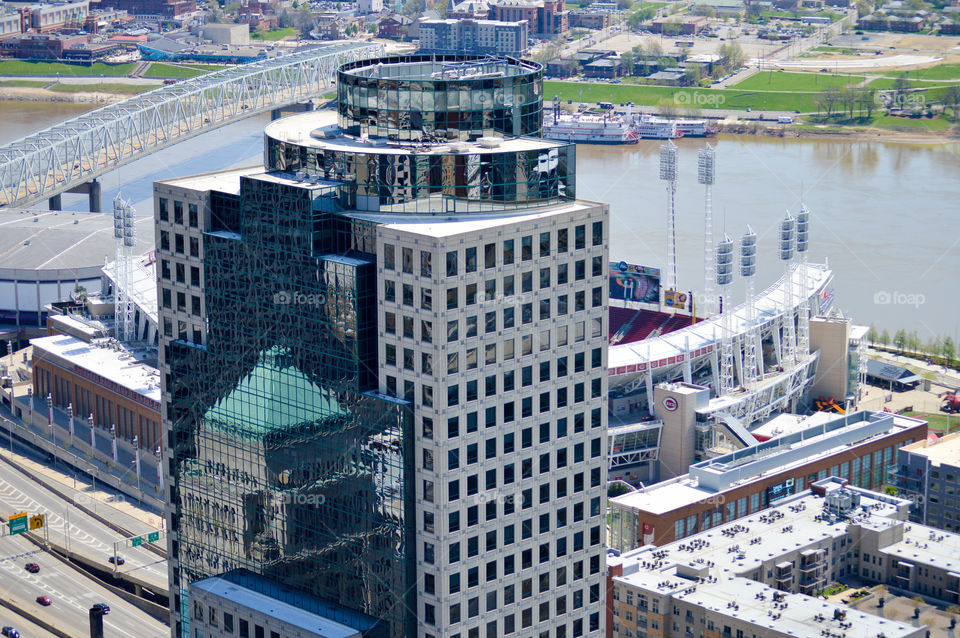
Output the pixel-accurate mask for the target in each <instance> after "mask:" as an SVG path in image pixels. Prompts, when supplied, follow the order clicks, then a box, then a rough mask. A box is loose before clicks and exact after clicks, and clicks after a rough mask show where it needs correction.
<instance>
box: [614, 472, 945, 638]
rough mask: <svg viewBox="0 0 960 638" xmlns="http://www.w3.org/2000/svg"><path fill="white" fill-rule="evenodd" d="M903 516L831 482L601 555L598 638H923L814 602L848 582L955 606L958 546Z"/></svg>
mask: <svg viewBox="0 0 960 638" xmlns="http://www.w3.org/2000/svg"><path fill="white" fill-rule="evenodd" d="M908 506H909V501H907V500H905V499H899V498H896V497H893V496H888V495H884V494H879V493H876V492H870V491H867V490H864V489H860V488H856V487H850V486H848V485H847V484H846V481H842V480H840V479H836V478H830V479H827V480H823V481H819V482H817V483H814V484H813V485H812V486H811V490H809V491H805V492H803V493H802V494H797V495H795V496H793V497H791V498H788V499H785V500H784V501H783V502H782V503H781V504H779V505H778V506H777V507H774V508H771V509H769V510H767V511H765V512H762V513H756V514H752V515H750V516H747V517H742V518H739V519H738V520H736V521H733V522H730V523H728V524H726V525H725V526H724V527H723V528H721V529H714V530H710V531H703V532H700V533H698V534H695V535H694V536H692V537H690V538H684V539H683V540H682V541H676V542H673V543H670V544H668V545H665V546H662V547H649V546H647V547H642V548H640V549H637V550H634V551H631V552H628V553H624V554H620V555H616V552H612V553H611V555H610V556H608V557H607V568H608V587H609V588H610V590H611V596H610V597H609V598H608V601H609V602H608V614H607V618H608V628H609V629H608V634H607V635H608V636H611V637H612V638H626V637H628V636H642V635H657V636H662V637H663V638H672V637H679V636H699V635H706V636H763V637H764V638H772V637H781V636H782V637H784V638H786V637H788V636H793V637H796V636H843V635H847V636H885V637H886V638H920V637H922V636H925V635H927V627H926V626H922V625H921V626H913V623H911V622H902V623H901V622H897V621H896V620H894V619H892V618H883V617H881V616H875V615H872V614H868V613H863V612H860V611H856V610H852V609H848V608H847V607H845V606H843V605H839V604H834V603H829V602H826V601H824V600H822V599H821V598H820V597H819V594H820V592H821V591H823V590H824V589H825V588H826V587H827V585H829V584H830V583H831V582H835V581H837V580H838V579H842V578H846V577H855V578H858V579H859V580H861V581H865V582H867V583H881V584H884V585H886V586H888V587H889V588H890V590H891V591H893V592H902V593H908V594H917V595H923V596H925V597H927V598H932V599H936V600H937V601H938V602H941V603H943V604H948V605H949V604H953V603H956V602H957V599H958V598H957V596H958V590H960V574H958V571H960V536H957V535H954V534H944V533H940V532H939V531H938V530H933V529H930V528H928V527H923V526H920V525H916V524H910V523H909V522H907V521H906V520H905V519H906V516H907V508H908Z"/></svg>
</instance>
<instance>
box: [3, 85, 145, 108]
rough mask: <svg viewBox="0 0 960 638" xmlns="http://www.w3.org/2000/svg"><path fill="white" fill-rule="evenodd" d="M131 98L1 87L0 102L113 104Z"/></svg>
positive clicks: (94, 92)
mask: <svg viewBox="0 0 960 638" xmlns="http://www.w3.org/2000/svg"><path fill="white" fill-rule="evenodd" d="M128 97H131V94H129V93H110V92H108V91H71V92H61V91H51V90H49V89H41V88H38V87H32V86H9V85H0V100H3V101H6V102H68V103H73V104H113V103H114V102H119V101H121V100H125V99H127V98H128Z"/></svg>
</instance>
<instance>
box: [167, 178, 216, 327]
mask: <svg viewBox="0 0 960 638" xmlns="http://www.w3.org/2000/svg"><path fill="white" fill-rule="evenodd" d="M165 191H166V192H164V193H163V195H164V196H160V195H157V196H156V202H155V206H156V211H157V216H156V219H155V222H154V223H155V225H156V237H157V246H158V250H157V265H156V269H157V279H158V281H159V284H158V285H159V291H158V292H159V294H158V299H157V301H158V304H159V306H160V309H161V310H162V314H163V315H164V316H163V318H162V320H161V324H162V325H161V326H159V329H160V330H161V331H162V333H163V336H164V337H167V338H170V339H180V340H182V341H187V342H190V343H194V344H197V345H201V344H203V343H204V335H203V332H204V331H203V325H204V320H203V279H202V272H203V264H202V262H201V249H200V246H201V244H202V242H201V232H202V228H201V227H202V225H203V212H204V211H203V208H204V205H205V202H204V199H203V198H202V196H198V194H197V193H196V192H194V191H189V190H183V191H180V190H178V189H175V188H173V187H167V188H166V189H165Z"/></svg>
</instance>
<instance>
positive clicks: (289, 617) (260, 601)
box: [190, 576, 360, 638]
mask: <svg viewBox="0 0 960 638" xmlns="http://www.w3.org/2000/svg"><path fill="white" fill-rule="evenodd" d="M190 587H193V588H196V589H199V590H201V591H205V592H208V593H210V594H213V595H214V596H217V597H219V598H221V599H223V600H228V601H230V602H232V603H234V604H237V605H240V606H241V607H244V608H246V609H250V610H253V611H256V612H259V613H261V614H264V615H265V616H268V617H270V618H275V619H276V620H278V621H280V622H282V623H284V624H285V625H288V626H292V627H296V628H297V629H303V630H305V631H309V632H311V633H312V634H314V635H316V636H322V637H323V638H360V632H359V631H357V630H356V629H353V628H352V627H348V626H346V625H343V624H340V623H338V622H335V621H333V620H329V619H327V618H324V617H323V616H318V615H317V614H314V613H311V612H309V611H306V610H304V609H300V608H299V607H294V606H293V605H291V604H289V603H285V602H283V601H280V600H277V599H276V598H272V597H270V596H267V595H266V594H261V593H260V592H257V591H254V590H252V589H248V588H246V587H243V586H241V585H237V584H235V583H232V582H230V581H229V580H226V579H224V578H220V577H219V576H214V577H211V578H205V579H203V580H200V581H197V582H195V583H191V585H190Z"/></svg>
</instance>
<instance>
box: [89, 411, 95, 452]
mask: <svg viewBox="0 0 960 638" xmlns="http://www.w3.org/2000/svg"><path fill="white" fill-rule="evenodd" d="M87 427H88V428H90V447H91V449H93V451H94V452H96V451H97V442H96V436H95V435H94V432H93V412H91V413H90V416H88V417H87Z"/></svg>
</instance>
